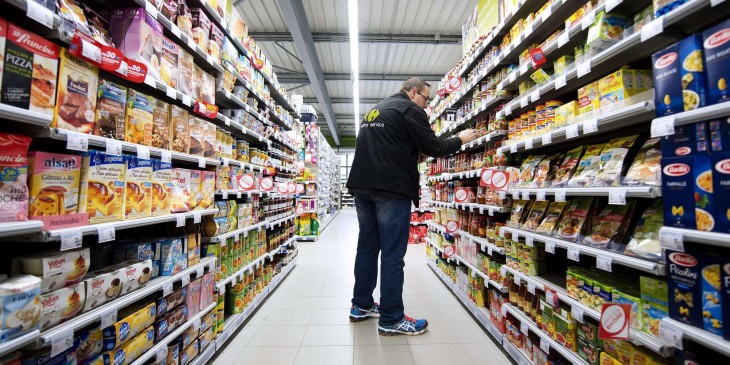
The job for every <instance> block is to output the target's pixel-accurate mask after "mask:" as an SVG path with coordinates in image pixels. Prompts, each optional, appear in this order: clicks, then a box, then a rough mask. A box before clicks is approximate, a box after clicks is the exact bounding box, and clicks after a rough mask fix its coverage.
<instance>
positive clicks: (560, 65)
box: [553, 55, 574, 75]
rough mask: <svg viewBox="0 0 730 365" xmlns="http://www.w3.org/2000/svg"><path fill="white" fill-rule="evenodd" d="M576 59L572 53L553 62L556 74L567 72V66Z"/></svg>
mask: <svg viewBox="0 0 730 365" xmlns="http://www.w3.org/2000/svg"><path fill="white" fill-rule="evenodd" d="M573 61H574V59H573V56H572V55H564V56H561V57H560V58H558V59H557V60H555V62H553V69H554V70H555V74H556V75H560V74H562V73H564V72H565V70H566V69H567V67H568V66H569V65H570V64H572V63H573Z"/></svg>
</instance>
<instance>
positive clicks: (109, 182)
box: [79, 150, 126, 224]
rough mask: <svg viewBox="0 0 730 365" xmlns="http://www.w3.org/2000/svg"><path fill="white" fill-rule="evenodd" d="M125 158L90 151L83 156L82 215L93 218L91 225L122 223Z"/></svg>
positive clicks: (80, 196) (80, 210)
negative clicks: (119, 221) (83, 213)
mask: <svg viewBox="0 0 730 365" xmlns="http://www.w3.org/2000/svg"><path fill="white" fill-rule="evenodd" d="M125 170H126V163H125V159H124V156H114V155H108V154H106V153H104V152H101V151H97V150H90V151H89V152H86V153H85V154H84V155H83V160H82V165H81V185H80V187H81V194H80V195H79V212H80V213H82V212H87V213H88V214H89V223H91V224H96V223H102V222H113V221H118V220H121V219H122V216H123V214H122V213H124V210H123V209H122V208H123V207H124V190H125V187H124V175H125Z"/></svg>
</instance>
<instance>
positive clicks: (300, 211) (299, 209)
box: [295, 205, 304, 215]
mask: <svg viewBox="0 0 730 365" xmlns="http://www.w3.org/2000/svg"><path fill="white" fill-rule="evenodd" d="M295 212H296V213H297V215H302V214H304V208H302V206H301V205H300V206H298V207H297V209H296V211H295Z"/></svg>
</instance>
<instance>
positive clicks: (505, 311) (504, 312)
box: [500, 305, 507, 317]
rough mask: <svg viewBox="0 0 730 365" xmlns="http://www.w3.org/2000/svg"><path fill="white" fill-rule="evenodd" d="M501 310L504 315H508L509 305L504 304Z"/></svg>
mask: <svg viewBox="0 0 730 365" xmlns="http://www.w3.org/2000/svg"><path fill="white" fill-rule="evenodd" d="M500 312H501V313H502V317H507V306H506V305H503V306H502V309H501V310H500Z"/></svg>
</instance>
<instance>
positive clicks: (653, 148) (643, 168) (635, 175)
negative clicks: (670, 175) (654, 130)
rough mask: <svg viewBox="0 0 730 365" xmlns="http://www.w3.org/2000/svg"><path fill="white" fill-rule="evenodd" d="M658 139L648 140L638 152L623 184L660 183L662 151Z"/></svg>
mask: <svg viewBox="0 0 730 365" xmlns="http://www.w3.org/2000/svg"><path fill="white" fill-rule="evenodd" d="M660 141H661V139H660V138H650V139H649V140H647V141H646V142H644V145H643V146H642V147H641V150H639V153H638V154H637V155H636V158H635V159H634V162H633V163H632V164H631V167H629V171H628V172H627V173H626V178H625V179H624V183H625V184H628V185H638V184H641V185H660V184H661V181H662V175H661V169H662V150H661V148H660V146H659V145H660Z"/></svg>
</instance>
